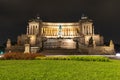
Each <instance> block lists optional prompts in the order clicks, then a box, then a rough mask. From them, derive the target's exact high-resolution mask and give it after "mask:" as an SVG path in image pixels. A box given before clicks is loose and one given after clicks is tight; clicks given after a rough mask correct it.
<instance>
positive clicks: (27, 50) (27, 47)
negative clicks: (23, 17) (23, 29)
mask: <svg viewBox="0 0 120 80" xmlns="http://www.w3.org/2000/svg"><path fill="white" fill-rule="evenodd" d="M24 53H30V37H27V38H26V40H25V51H24Z"/></svg>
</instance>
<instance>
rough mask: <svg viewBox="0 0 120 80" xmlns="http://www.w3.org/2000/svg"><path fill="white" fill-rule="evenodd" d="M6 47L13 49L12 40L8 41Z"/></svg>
mask: <svg viewBox="0 0 120 80" xmlns="http://www.w3.org/2000/svg"><path fill="white" fill-rule="evenodd" d="M6 46H7V49H11V40H10V39H8V40H7V44H6Z"/></svg>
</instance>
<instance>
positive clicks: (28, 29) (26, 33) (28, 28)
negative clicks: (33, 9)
mask: <svg viewBox="0 0 120 80" xmlns="http://www.w3.org/2000/svg"><path fill="white" fill-rule="evenodd" d="M26 34H27V35H28V34H29V28H28V26H27V32H26Z"/></svg>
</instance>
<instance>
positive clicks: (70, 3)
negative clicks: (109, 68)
mask: <svg viewBox="0 0 120 80" xmlns="http://www.w3.org/2000/svg"><path fill="white" fill-rule="evenodd" d="M83 13H84V14H86V15H87V16H89V18H91V19H93V21H94V25H95V30H96V31H95V32H96V33H100V34H101V35H103V36H104V38H105V40H106V41H107V40H110V39H112V40H113V41H114V42H117V43H120V34H119V33H120V0H0V43H3V42H5V41H6V40H7V38H11V39H12V41H14V40H16V38H17V35H20V34H22V33H25V32H26V26H27V21H28V20H29V19H31V18H34V17H35V16H36V15H37V14H39V15H40V17H41V19H42V20H43V21H56V22H64V21H65V22H69V21H70V22H72V21H78V20H79V19H80V17H81V15H82V14H83Z"/></svg>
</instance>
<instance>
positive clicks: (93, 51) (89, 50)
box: [79, 46, 115, 55]
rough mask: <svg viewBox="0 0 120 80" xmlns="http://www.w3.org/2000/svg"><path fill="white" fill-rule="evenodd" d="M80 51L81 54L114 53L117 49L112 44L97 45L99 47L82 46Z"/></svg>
mask: <svg viewBox="0 0 120 80" xmlns="http://www.w3.org/2000/svg"><path fill="white" fill-rule="evenodd" d="M79 52H80V53H81V54H88V55H114V54H115V50H114V48H113V47H111V46H97V47H95V48H94V47H80V48H79Z"/></svg>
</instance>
